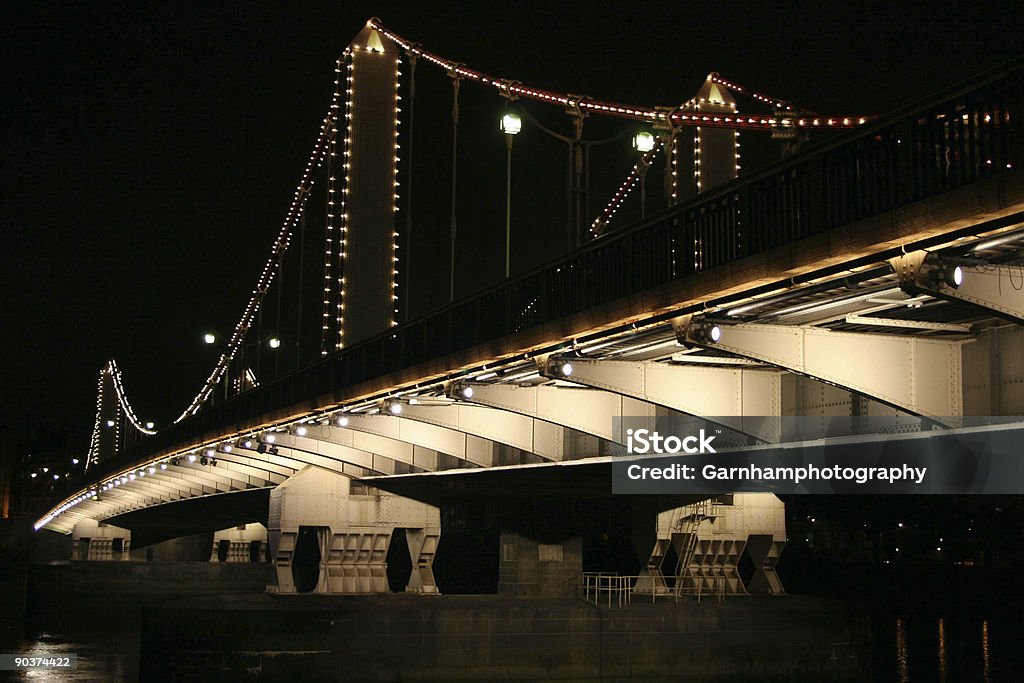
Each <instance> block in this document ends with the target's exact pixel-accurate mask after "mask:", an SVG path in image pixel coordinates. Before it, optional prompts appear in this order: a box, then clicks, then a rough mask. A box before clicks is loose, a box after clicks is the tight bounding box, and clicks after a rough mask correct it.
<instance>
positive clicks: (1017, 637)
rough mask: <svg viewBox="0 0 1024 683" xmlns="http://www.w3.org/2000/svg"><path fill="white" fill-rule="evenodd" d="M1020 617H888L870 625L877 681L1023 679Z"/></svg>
mask: <svg viewBox="0 0 1024 683" xmlns="http://www.w3.org/2000/svg"><path fill="white" fill-rule="evenodd" d="M1022 631H1024V628H1022V624H1021V623H1020V620H1019V619H1017V618H1013V617H1008V616H1003V617H995V618H985V617H979V616H977V615H973V614H972V615H952V616H928V617H924V616H890V617H887V618H884V619H883V618H876V619H875V620H874V623H873V624H872V640H873V642H872V658H873V669H874V671H873V673H874V678H875V680H877V681H898V682H899V683H908V682H910V681H949V682H950V683H952V682H954V681H980V682H983V683H990V682H994V681H1016V680H1021V671H1022V668H1021V667H1022V663H1024V652H1022V648H1021V643H1022V635H1024V633H1022Z"/></svg>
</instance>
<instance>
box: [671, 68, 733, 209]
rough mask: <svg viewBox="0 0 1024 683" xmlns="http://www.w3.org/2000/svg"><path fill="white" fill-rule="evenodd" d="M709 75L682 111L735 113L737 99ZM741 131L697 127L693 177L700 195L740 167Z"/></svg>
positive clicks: (726, 180) (694, 144) (716, 185)
mask: <svg viewBox="0 0 1024 683" xmlns="http://www.w3.org/2000/svg"><path fill="white" fill-rule="evenodd" d="M712 76H713V74H708V77H707V79H706V80H705V81H704V85H702V86H701V88H700V90H698V91H697V94H696V95H694V96H693V98H692V99H691V100H690V101H688V102H687V103H686V104H684V105H683V106H682V107H681V108H682V110H683V111H689V112H701V113H711V114H736V113H737V110H736V100H735V99H734V98H733V96H732V94H731V93H730V92H729V91H728V90H727V89H726V88H725V87H724V86H722V85H720V84H718V83H715V82H714V80H712ZM739 135H740V134H739V131H735V130H729V129H727V128H708V127H706V126H705V127H701V126H697V128H696V130H695V131H694V134H693V180H694V185H695V187H696V189H697V194H700V193H701V192H706V191H707V190H710V189H713V188H716V187H718V186H719V185H724V184H725V183H727V182H729V181H730V180H733V179H734V178H736V176H737V175H738V174H739V169H740V138H739Z"/></svg>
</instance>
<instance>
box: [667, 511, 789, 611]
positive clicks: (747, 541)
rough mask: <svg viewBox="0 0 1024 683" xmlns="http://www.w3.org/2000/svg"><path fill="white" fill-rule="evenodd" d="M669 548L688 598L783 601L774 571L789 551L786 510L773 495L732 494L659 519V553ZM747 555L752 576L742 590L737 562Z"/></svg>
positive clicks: (679, 584)
mask: <svg viewBox="0 0 1024 683" xmlns="http://www.w3.org/2000/svg"><path fill="white" fill-rule="evenodd" d="M669 544H671V545H672V546H673V547H674V548H675V550H676V555H677V557H678V558H679V561H678V563H677V566H676V567H675V568H674V569H675V574H676V576H675V581H676V584H677V585H678V587H679V592H680V593H681V594H684V595H688V594H702V595H707V594H709V593H710V594H713V593H723V594H725V595H746V594H747V593H748V591H749V592H750V593H757V594H762V595H781V594H783V593H785V591H784V590H783V588H782V582H781V581H780V580H779V576H778V574H776V573H775V565H776V563H777V562H778V559H779V556H780V555H781V554H782V549H783V547H785V545H786V506H785V505H784V504H783V502H782V501H781V500H779V499H778V498H777V497H776V496H775V495H774V494H771V493H734V494H730V495H725V496H716V497H715V498H713V499H711V500H707V501H701V502H700V503H697V504H695V505H687V506H683V507H680V508H676V509H674V510H668V511H666V512H662V513H661V514H660V515H658V540H657V545H656V546H655V553H657V552H658V548H659V547H660V548H662V556H663V555H664V553H665V548H667V546H668V545H669ZM744 552H747V553H749V555H750V559H751V561H752V562H753V564H754V575H753V576H752V577H751V579H750V582H749V584H748V585H746V586H744V584H743V581H742V579H741V578H740V574H739V562H740V558H741V557H742V556H743V553H744Z"/></svg>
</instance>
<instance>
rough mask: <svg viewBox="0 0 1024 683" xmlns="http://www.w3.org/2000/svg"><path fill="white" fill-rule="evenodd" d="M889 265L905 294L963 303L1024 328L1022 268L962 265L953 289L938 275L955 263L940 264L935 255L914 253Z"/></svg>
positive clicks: (1023, 270) (920, 252) (900, 257)
mask: <svg viewBox="0 0 1024 683" xmlns="http://www.w3.org/2000/svg"><path fill="white" fill-rule="evenodd" d="M889 263H890V264H891V265H892V267H893V269H894V270H895V271H896V274H897V275H898V276H899V278H900V287H902V288H903V289H904V291H907V292H909V293H911V294H920V293H922V292H923V293H925V294H930V295H932V296H935V297H938V298H941V299H946V300H947V301H966V302H967V303H971V304H974V305H975V306H980V307H981V308H984V309H987V310H989V311H991V312H993V313H995V314H996V315H998V316H999V317H1001V318H1006V319H1008V320H1012V321H1013V322H1015V323H1018V324H1024V268H1022V267H1021V266H1011V265H1002V264H1000V265H992V266H989V265H986V264H984V263H978V264H976V265H969V264H968V263H962V265H961V266H960V267H961V269H962V273H963V282H961V283H960V285H959V286H953V285H951V284H948V283H946V282H945V281H944V280H943V279H942V278H941V276H939V275H940V273H941V272H942V270H944V269H947V268H953V267H955V265H956V263H954V262H943V261H942V259H941V258H940V257H938V256H937V255H935V254H929V253H928V252H925V251H915V252H913V253H910V254H904V255H902V256H898V257H896V258H894V259H890V260H889ZM933 274H935V275H936V276H937V277H933Z"/></svg>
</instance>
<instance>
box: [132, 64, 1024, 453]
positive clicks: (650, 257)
mask: <svg viewBox="0 0 1024 683" xmlns="http://www.w3.org/2000/svg"><path fill="white" fill-rule="evenodd" d="M1022 90H1024V60H1021V59H1018V60H1016V61H1014V62H1012V63H1010V64H1007V65H1004V66H1003V67H1000V68H998V69H995V70H993V71H992V72H990V73H988V74H985V75H983V76H981V77H978V78H975V79H973V80H972V81H971V82H970V83H968V84H965V85H961V86H957V87H954V88H950V89H949V90H947V91H944V92H942V93H939V94H937V95H935V96H933V97H931V98H929V99H928V100H925V101H921V102H918V103H915V104H912V105H909V106H907V107H905V108H903V109H901V110H899V111H897V112H894V113H893V114H891V115H888V116H885V117H881V118H879V119H876V120H874V121H872V122H870V123H869V124H867V125H865V126H863V127H861V128H858V129H856V130H852V131H849V132H848V133H845V134H842V135H840V136H837V137H835V138H833V139H832V140H830V141H828V142H825V143H822V144H819V145H816V146H815V147H812V148H809V149H807V150H806V151H805V152H804V153H802V154H800V155H797V156H795V157H793V158H791V159H789V160H787V161H785V162H781V163H778V164H775V165H773V166H771V167H768V168H766V169H763V170H761V171H759V172H757V173H754V174H751V175H748V176H745V177H743V178H740V179H737V180H736V181H734V182H732V183H730V184H729V185H726V186H724V187H722V188H720V189H718V190H716V191H714V192H708V193H705V194H703V195H701V196H699V197H696V198H694V199H693V200H691V201H688V202H685V203H682V204H679V205H677V206H675V207H672V208H670V209H666V210H665V211H663V212H661V213H660V214H657V215H655V216H652V217H651V218H650V219H648V220H646V221H644V222H642V223H639V224H637V225H635V226H632V227H630V228H628V229H624V230H622V231H620V232H618V233H611V234H609V235H607V236H605V237H602V238H600V239H597V240H594V241H592V242H590V243H589V244H587V245H585V246H583V247H581V248H580V249H577V250H576V251H574V252H572V253H570V254H568V255H567V256H565V257H563V258H560V259H558V260H557V261H555V262H553V263H550V264H548V265H546V266H544V267H541V268H538V269H536V270H534V271H531V272H529V273H527V274H525V275H522V276H519V277H516V278H514V279H511V280H508V281H505V282H502V283H500V284H498V285H496V286H494V287H491V288H490V289H487V290H484V291H482V292H480V293H478V294H475V295H473V296H471V297H469V298H467V299H464V300H462V301H459V302H456V303H454V304H452V305H450V306H447V307H445V308H442V309H440V310H438V311H435V312H433V313H430V314H428V315H425V316H423V317H421V318H419V319H416V320H413V321H410V322H408V323H405V324H402V325H399V326H397V327H395V328H393V329H391V330H389V331H388V332H387V333H384V334H381V335H379V336H377V337H374V338H372V339H369V340H367V341H364V342H361V343H359V344H356V345H354V346H351V347H349V348H347V349H344V350H342V351H340V352H338V353H336V354H333V355H331V356H328V357H326V358H324V359H322V360H320V361H318V362H316V363H314V364H312V365H309V366H307V367H305V368H302V369H299V370H298V371H296V372H294V373H292V374H291V375H288V376H285V377H282V378H280V379H277V380H275V381H273V382H270V383H267V384H265V385H263V386H261V387H259V388H257V389H254V390H251V391H249V392H246V393H243V394H241V395H239V396H236V397H234V398H232V399H230V400H228V401H226V402H225V403H223V404H221V405H218V406H215V407H212V408H209V409H207V410H205V411H203V412H202V413H200V414H198V415H196V416H194V417H192V418H190V419H188V420H185V421H183V422H182V423H179V424H177V425H174V426H172V427H169V428H167V429H165V430H162V431H161V432H160V434H159V435H157V436H156V437H152V438H150V439H147V440H145V441H144V442H143V443H142V444H139V445H138V446H137V447H136V448H133V449H131V450H130V451H128V452H126V453H125V456H124V457H125V459H131V458H134V457H135V454H136V452H138V455H139V456H141V455H143V454H145V453H151V452H153V451H154V450H158V449H163V448H170V447H172V446H175V445H176V444H180V443H183V442H185V441H186V440H187V439H188V438H191V437H195V436H198V435H201V434H204V433H211V432H213V431H216V430H218V429H226V428H228V427H230V426H232V425H237V424H242V423H244V422H245V421H246V420H251V419H253V418H254V417H255V416H259V415H266V414H270V413H273V412H274V411H277V410H283V409H286V408H293V407H298V406H301V404H302V402H303V401H308V400H311V399H313V398H315V397H319V396H324V395H327V394H330V393H331V392H337V391H339V390H343V389H344V388H345V387H347V386H353V385H356V384H359V383H361V382H365V381H368V380H372V379H374V378H377V377H381V376H383V375H386V374H388V373H391V372H394V371H397V370H401V369H403V368H407V367H410V366H413V365H416V364H419V363H423V362H426V361H430V360H432V359H436V358H439V357H442V356H444V355H446V354H449V353H452V352H458V351H461V350H464V349H468V348H470V347H473V346H476V345H478V344H480V343H483V342H487V341H492V340H496V339H499V338H501V337H505V336H508V335H511V334H515V333H517V332H520V331H523V330H526V329H529V328H531V327H534V326H537V325H541V324H544V323H549V322H552V321H557V320H559V319H562V318H564V317H566V316H568V315H571V314H574V313H578V312H580V311H583V310H585V309H588V308H592V307H594V306H598V305H602V304H606V303H610V302H612V301H615V300H617V299H620V298H622V297H624V296H627V295H629V294H632V293H638V292H642V291H644V290H647V289H650V288H652V287H656V286H659V285H663V284H666V283H669V282H672V281H673V280H676V279H678V278H682V277H686V276H687V275H691V274H694V273H698V272H701V271H703V270H707V269H709V268H714V267H716V266H720V265H722V264H725V263H729V262H731V261H734V260H736V259H740V258H743V257H745V256H750V255H753V254H757V253H761V252H764V251H766V250H768V249H772V248H774V247H778V246H781V245H784V244H788V243H790V242H793V241H794V240H799V239H801V238H805V237H810V236H813V235H817V234H821V233H824V232H826V231H828V230H831V229H833V228H837V227H839V226H843V225H847V224H850V223H853V222H855V221H858V220H862V219H865V218H869V217H872V216H877V215H880V214H884V213H885V212H889V211H892V210H893V209H896V208H898V207H900V206H904V205H907V204H910V203H912V202H915V201H919V200H922V199H926V198H928V197H933V196H937V195H940V194H943V193H945V192H949V191H951V190H954V189H956V188H959V187H963V186H965V185H969V184H971V183H974V182H976V181H979V180H982V179H986V178H991V177H996V176H999V175H1000V174H1005V173H1009V172H1011V171H1012V170H1013V169H1018V168H1020V167H1021V165H1022V164H1024V134H1022V130H1024V129H1022V122H1024V94H1022Z"/></svg>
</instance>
